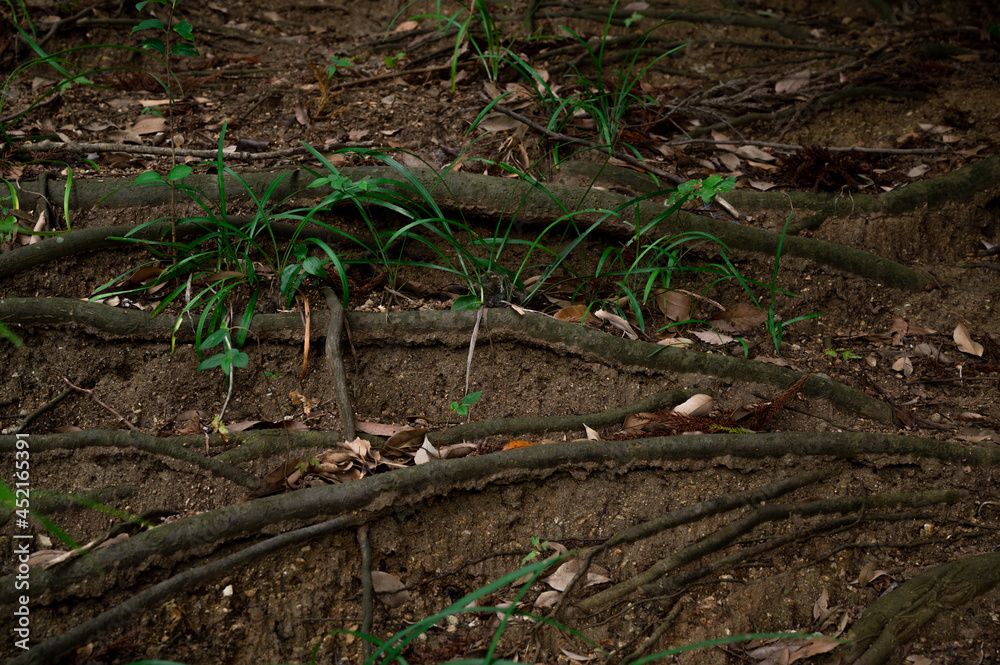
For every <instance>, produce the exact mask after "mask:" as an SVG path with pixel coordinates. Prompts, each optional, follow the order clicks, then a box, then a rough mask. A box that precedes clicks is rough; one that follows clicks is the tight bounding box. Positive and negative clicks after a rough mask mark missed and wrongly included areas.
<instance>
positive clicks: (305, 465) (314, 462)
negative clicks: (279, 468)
mask: <svg viewBox="0 0 1000 665" xmlns="http://www.w3.org/2000/svg"><path fill="white" fill-rule="evenodd" d="M311 466H319V459H317V458H315V457H310V458H309V460H308V461H305V462H299V463H298V464H296V465H295V468H296V469H298V470H299V473H301V474H302V475H303V476H304V475H306V473H307V472H308V471H309V467H311Z"/></svg>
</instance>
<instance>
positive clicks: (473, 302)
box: [451, 293, 483, 311]
mask: <svg viewBox="0 0 1000 665" xmlns="http://www.w3.org/2000/svg"><path fill="white" fill-rule="evenodd" d="M482 304H483V303H482V302H480V300H479V296H476V295H473V294H471V293H470V294H469V295H466V296H459V297H457V298H455V302H453V303H452V304H451V308H452V310H455V311H458V310H463V309H479V306H480V305H482Z"/></svg>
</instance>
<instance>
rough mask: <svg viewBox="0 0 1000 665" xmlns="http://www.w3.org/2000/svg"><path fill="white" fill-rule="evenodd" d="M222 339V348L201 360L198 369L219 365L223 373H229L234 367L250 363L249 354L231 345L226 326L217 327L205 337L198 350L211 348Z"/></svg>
mask: <svg viewBox="0 0 1000 665" xmlns="http://www.w3.org/2000/svg"><path fill="white" fill-rule="evenodd" d="M223 341H225V342H226V344H225V348H224V350H222V351H220V352H219V353H216V354H215V355H214V356H210V357H208V358H205V359H204V360H202V361H201V364H199V365H198V369H199V370H202V369H212V368H213V367H219V368H221V369H222V372H223V373H224V374H226V375H231V374H232V373H233V368H234V367H246V366H247V365H248V364H249V363H250V356H248V355H247V354H245V353H243V352H242V351H240V350H239V349H237V348H236V347H234V346H233V344H232V341H231V340H230V338H229V329H228V328H219V329H218V330H216V331H215V332H213V333H212V334H211V335H209V336H208V337H206V338H205V341H204V342H202V344H201V346H200V347H199V349H198V350H199V351H204V350H205V349H211V348H212V347H213V346H218V345H219V344H221V343H222V342H223Z"/></svg>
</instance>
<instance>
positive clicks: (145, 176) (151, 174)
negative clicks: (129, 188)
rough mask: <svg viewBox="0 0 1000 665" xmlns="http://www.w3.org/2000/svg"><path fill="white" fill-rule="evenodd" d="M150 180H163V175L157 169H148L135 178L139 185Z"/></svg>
mask: <svg viewBox="0 0 1000 665" xmlns="http://www.w3.org/2000/svg"><path fill="white" fill-rule="evenodd" d="M150 182H163V176H161V175H160V174H159V173H157V172H156V171H146V172H145V173H140V174H139V175H138V177H136V179H135V184H137V185H145V184H147V183H150Z"/></svg>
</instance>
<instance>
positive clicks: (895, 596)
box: [823, 552, 1000, 665]
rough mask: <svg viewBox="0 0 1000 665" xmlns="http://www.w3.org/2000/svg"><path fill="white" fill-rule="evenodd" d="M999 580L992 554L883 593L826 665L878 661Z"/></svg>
mask: <svg viewBox="0 0 1000 665" xmlns="http://www.w3.org/2000/svg"><path fill="white" fill-rule="evenodd" d="M998 583H1000V553H998V552H989V553H986V554H977V555H974V556H970V557H967V558H965V559H960V560H958V561H952V562H950V563H946V564H942V565H940V566H935V567H934V568H931V569H929V570H925V571H924V572H922V573H920V574H919V575H917V576H915V577H914V578H912V579H910V580H908V581H906V582H904V583H903V584H902V585H900V586H899V587H898V588H896V589H895V590H893V591H891V592H889V593H887V594H885V595H884V596H882V597H881V598H879V599H878V600H877V601H875V603H874V604H873V605H872V606H871V607H869V608H868V609H867V610H865V613H864V615H863V616H862V617H861V618H860V619H858V621H857V622H856V623H855V624H854V626H852V627H851V629H850V630H849V631H848V632H847V635H846V637H847V639H849V640H852V643H851V644H850V645H849V646H847V647H845V648H843V649H841V650H838V652H835V653H834V654H831V657H830V658H828V659H826V660H825V661H823V662H824V663H825V664H826V665H834V664H836V665H848V664H850V665H878V664H879V663H885V662H888V661H889V660H890V658H892V662H902V656H900V655H898V654H896V656H897V657H895V658H893V656H894V652H895V651H896V650H897V649H899V648H900V647H901V646H903V644H904V643H906V642H907V641H909V640H911V639H913V638H914V637H916V636H917V633H918V632H919V631H920V630H921V629H922V628H923V627H924V626H926V625H927V624H928V623H929V622H931V621H932V620H933V619H934V618H935V617H936V616H938V615H939V614H941V613H943V612H949V611H951V610H955V609H957V608H959V607H961V606H962V605H965V604H966V603H968V602H970V601H972V600H973V599H974V598H976V597H977V596H980V595H982V594H984V593H986V592H987V591H990V590H992V589H993V588H995V587H996V586H997V584H998Z"/></svg>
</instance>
